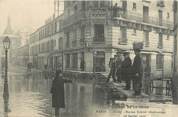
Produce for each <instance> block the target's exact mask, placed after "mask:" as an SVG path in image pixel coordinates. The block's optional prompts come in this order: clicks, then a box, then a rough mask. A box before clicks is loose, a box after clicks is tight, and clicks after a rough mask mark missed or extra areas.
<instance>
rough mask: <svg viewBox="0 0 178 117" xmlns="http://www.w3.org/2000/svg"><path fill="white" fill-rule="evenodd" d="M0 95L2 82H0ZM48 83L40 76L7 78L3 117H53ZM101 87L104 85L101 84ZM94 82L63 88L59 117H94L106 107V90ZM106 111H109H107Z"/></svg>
mask: <svg viewBox="0 0 178 117" xmlns="http://www.w3.org/2000/svg"><path fill="white" fill-rule="evenodd" d="M0 81H1V85H0V94H1V95H2V93H3V92H2V91H3V90H2V89H3V85H2V83H3V79H1V80H0ZM51 82H52V80H51V79H44V78H43V77H41V75H40V74H33V75H31V76H30V77H26V76H19V75H10V76H9V93H10V99H9V101H10V102H9V103H10V104H9V108H10V109H11V112H10V113H8V114H4V116H5V117H28V116H31V117H54V109H52V107H51V94H50V88H51ZM103 86H105V84H103ZM103 86H102V85H101V84H97V83H96V81H95V80H91V79H85V78H83V79H78V80H73V82H72V83H66V84H65V101H66V102H65V103H66V108H65V109H61V115H62V117H95V114H96V109H97V108H98V107H101V106H106V107H107V106H109V105H108V104H109V103H108V100H109V99H108V95H109V94H108V92H109V91H108V90H107V89H108V88H107V87H106V88H103ZM2 105H3V99H2V96H1V97H0V114H2V113H3V108H2ZM107 108H109V107H107Z"/></svg>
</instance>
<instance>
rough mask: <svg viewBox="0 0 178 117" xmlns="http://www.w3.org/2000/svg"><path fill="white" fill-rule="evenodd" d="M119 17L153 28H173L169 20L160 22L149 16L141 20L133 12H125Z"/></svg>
mask: <svg viewBox="0 0 178 117" xmlns="http://www.w3.org/2000/svg"><path fill="white" fill-rule="evenodd" d="M120 16H121V18H123V19H127V20H131V21H134V22H135V21H136V22H137V23H148V24H152V25H155V26H164V27H167V28H170V29H172V28H173V22H172V21H170V20H160V19H159V18H157V17H150V16H148V17H147V18H143V15H142V14H139V13H135V12H133V11H127V12H125V13H123V14H121V15H120ZM117 17H119V16H117Z"/></svg>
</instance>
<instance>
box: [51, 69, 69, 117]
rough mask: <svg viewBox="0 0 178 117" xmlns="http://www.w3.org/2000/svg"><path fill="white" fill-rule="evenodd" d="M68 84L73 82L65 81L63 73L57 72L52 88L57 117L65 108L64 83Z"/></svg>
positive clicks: (53, 104)
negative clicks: (61, 109)
mask: <svg viewBox="0 0 178 117" xmlns="http://www.w3.org/2000/svg"><path fill="white" fill-rule="evenodd" d="M67 82H71V81H70V80H66V79H63V74H62V71H61V70H57V71H56V74H55V78H54V80H53V82H52V87H51V94H52V107H54V108H55V116H56V117H59V111H60V108H65V97H64V83H67Z"/></svg>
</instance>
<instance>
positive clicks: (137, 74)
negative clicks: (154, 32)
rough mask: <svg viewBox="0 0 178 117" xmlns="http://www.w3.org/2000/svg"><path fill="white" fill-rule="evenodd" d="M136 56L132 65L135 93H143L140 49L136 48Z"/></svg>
mask: <svg viewBox="0 0 178 117" xmlns="http://www.w3.org/2000/svg"><path fill="white" fill-rule="evenodd" d="M134 53H135V58H134V61H133V65H132V73H133V89H134V92H135V93H134V95H140V94H141V88H142V76H143V67H142V60H141V56H140V49H135V50H134Z"/></svg>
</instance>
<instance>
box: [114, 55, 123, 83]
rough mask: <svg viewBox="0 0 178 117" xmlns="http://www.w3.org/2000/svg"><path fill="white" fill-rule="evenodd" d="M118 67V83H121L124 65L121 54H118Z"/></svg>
mask: <svg viewBox="0 0 178 117" xmlns="http://www.w3.org/2000/svg"><path fill="white" fill-rule="evenodd" d="M115 64H116V65H115V66H116V76H117V82H120V83H121V65H122V55H121V53H117V58H116V62H115Z"/></svg>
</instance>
